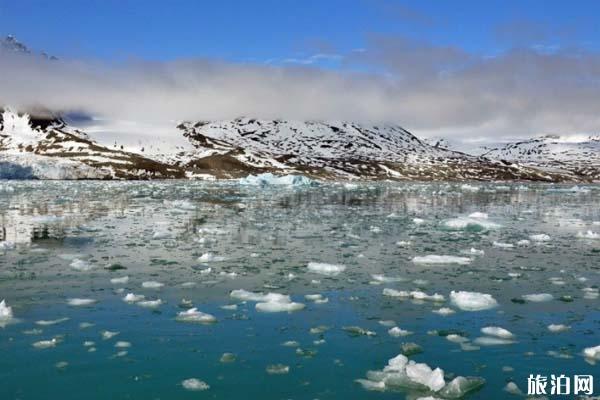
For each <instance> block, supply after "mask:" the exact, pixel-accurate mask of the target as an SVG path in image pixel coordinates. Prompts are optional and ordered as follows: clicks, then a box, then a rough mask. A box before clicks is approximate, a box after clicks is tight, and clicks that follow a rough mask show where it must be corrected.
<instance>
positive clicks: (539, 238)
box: [529, 233, 550, 242]
mask: <svg viewBox="0 0 600 400" xmlns="http://www.w3.org/2000/svg"><path fill="white" fill-rule="evenodd" d="M529 239H531V240H533V241H534V242H549V241H550V236H549V235H546V234H545V233H541V234H539V235H530V236H529Z"/></svg>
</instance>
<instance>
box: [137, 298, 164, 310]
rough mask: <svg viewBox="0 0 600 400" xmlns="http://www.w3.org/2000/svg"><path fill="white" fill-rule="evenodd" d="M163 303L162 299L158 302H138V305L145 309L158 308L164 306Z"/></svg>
mask: <svg viewBox="0 0 600 400" xmlns="http://www.w3.org/2000/svg"><path fill="white" fill-rule="evenodd" d="M162 303H163V301H162V300H161V299H157V300H142V301H138V302H137V305H138V306H140V307H144V308H158V307H160V306H161V305H162Z"/></svg>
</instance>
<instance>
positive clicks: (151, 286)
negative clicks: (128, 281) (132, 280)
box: [142, 281, 165, 289]
mask: <svg viewBox="0 0 600 400" xmlns="http://www.w3.org/2000/svg"><path fill="white" fill-rule="evenodd" d="M163 286H165V284H164V283H161V282H156V281H146V282H142V287H143V288H145V289H160V288H161V287H163Z"/></svg>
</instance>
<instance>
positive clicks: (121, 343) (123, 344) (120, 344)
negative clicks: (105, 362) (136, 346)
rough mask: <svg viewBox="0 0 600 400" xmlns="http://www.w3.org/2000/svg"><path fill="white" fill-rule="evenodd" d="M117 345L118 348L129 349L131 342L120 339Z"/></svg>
mask: <svg viewBox="0 0 600 400" xmlns="http://www.w3.org/2000/svg"><path fill="white" fill-rule="evenodd" d="M115 347H116V348H118V349H127V348H129V347H131V343H129V342H125V341H118V342H117V343H115Z"/></svg>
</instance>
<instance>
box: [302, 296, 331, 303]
mask: <svg viewBox="0 0 600 400" xmlns="http://www.w3.org/2000/svg"><path fill="white" fill-rule="evenodd" d="M304 298H305V299H306V300H310V301H312V302H314V303H315V304H324V303H327V302H328V301H329V299H328V298H327V297H325V296H323V295H322V294H307V295H305V296H304Z"/></svg>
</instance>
